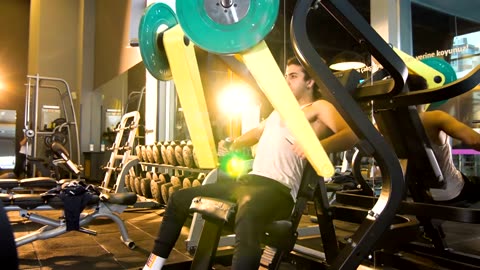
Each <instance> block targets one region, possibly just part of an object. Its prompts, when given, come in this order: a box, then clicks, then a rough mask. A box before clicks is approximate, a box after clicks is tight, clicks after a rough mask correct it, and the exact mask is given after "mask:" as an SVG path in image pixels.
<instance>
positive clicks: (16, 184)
mask: <svg viewBox="0 0 480 270" xmlns="http://www.w3.org/2000/svg"><path fill="white" fill-rule="evenodd" d="M57 185H58V182H57V180H55V179H53V178H51V177H33V178H25V179H1V180H0V193H9V192H20V191H22V192H23V191H26V192H30V193H34V192H36V191H46V190H49V189H51V188H54V187H56V186H57Z"/></svg>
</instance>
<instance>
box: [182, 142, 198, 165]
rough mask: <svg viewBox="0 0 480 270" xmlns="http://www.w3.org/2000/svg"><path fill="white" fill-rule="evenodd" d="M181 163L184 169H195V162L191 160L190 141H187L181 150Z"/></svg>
mask: <svg viewBox="0 0 480 270" xmlns="http://www.w3.org/2000/svg"><path fill="white" fill-rule="evenodd" d="M182 157H183V162H184V163H185V167H188V168H195V167H196V166H195V161H194V160H193V143H192V141H190V140H189V141H187V142H186V143H185V145H184V146H183V149H182Z"/></svg>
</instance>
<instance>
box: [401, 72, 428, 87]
mask: <svg viewBox="0 0 480 270" xmlns="http://www.w3.org/2000/svg"><path fill="white" fill-rule="evenodd" d="M406 83H407V86H408V89H409V90H410V91H418V90H424V89H427V88H428V83H427V80H426V79H425V78H424V77H422V76H420V75H418V74H415V73H409V74H408V77H407V81H406Z"/></svg>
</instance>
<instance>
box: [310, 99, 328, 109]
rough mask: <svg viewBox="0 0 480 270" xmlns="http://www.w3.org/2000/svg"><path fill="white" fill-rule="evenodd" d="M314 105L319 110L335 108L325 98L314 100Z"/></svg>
mask: <svg viewBox="0 0 480 270" xmlns="http://www.w3.org/2000/svg"><path fill="white" fill-rule="evenodd" d="M312 107H314V108H315V109H317V110H330V109H332V108H333V105H332V103H330V102H328V101H326V100H324V99H319V100H316V101H314V102H313V104H312Z"/></svg>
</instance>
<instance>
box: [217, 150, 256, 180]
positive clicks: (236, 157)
mask: <svg viewBox="0 0 480 270" xmlns="http://www.w3.org/2000/svg"><path fill="white" fill-rule="evenodd" d="M250 159H251V157H249V156H248V155H245V154H242V153H239V152H230V153H228V154H227V155H225V156H223V157H221V159H220V169H221V170H222V171H224V172H225V173H227V174H228V175H229V176H230V177H233V178H236V177H238V176H240V175H242V174H245V173H246V172H247V171H248V170H249V169H250V166H249V163H248V162H247V161H248V160H250Z"/></svg>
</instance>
